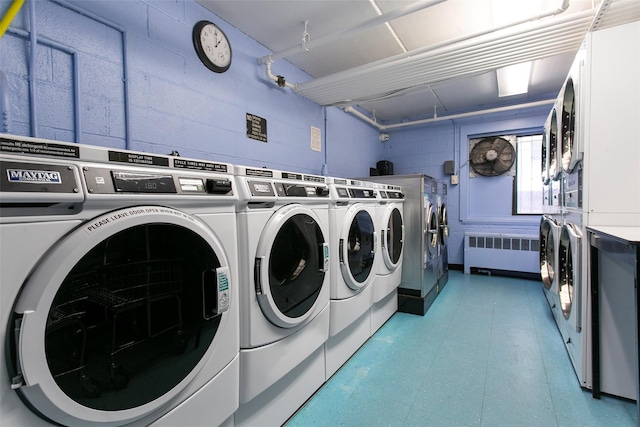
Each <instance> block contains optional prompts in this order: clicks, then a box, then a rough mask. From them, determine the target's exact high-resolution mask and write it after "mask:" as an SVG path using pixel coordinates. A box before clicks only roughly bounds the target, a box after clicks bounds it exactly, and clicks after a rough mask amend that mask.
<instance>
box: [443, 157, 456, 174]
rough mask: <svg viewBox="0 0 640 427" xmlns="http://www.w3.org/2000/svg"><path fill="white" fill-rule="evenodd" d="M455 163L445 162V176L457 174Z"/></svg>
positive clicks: (451, 161)
mask: <svg viewBox="0 0 640 427" xmlns="http://www.w3.org/2000/svg"><path fill="white" fill-rule="evenodd" d="M454 169H455V162H454V161H453V160H447V161H445V162H444V174H445V175H453V174H455V170H454Z"/></svg>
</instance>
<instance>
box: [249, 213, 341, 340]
mask: <svg viewBox="0 0 640 427" xmlns="http://www.w3.org/2000/svg"><path fill="white" fill-rule="evenodd" d="M328 267H329V246H328V245H327V243H326V239H325V236H324V234H323V232H322V229H321V226H320V219H319V217H318V215H316V213H315V212H313V211H312V210H311V209H309V208H307V207H305V206H302V205H298V204H292V205H287V206H285V207H283V208H281V209H279V210H278V211H277V212H276V213H275V214H274V215H273V216H272V217H271V218H270V219H269V221H268V222H267V225H266V226H265V228H264V230H263V231H262V235H261V236H260V240H259V243H258V249H257V252H256V260H255V266H254V281H255V290H256V295H257V297H258V303H259V304H260V308H261V310H262V312H263V313H264V315H265V316H266V317H267V319H268V320H269V321H270V322H271V323H273V324H274V325H276V326H280V327H282V328H293V327H295V326H297V325H300V324H302V323H304V322H305V320H307V319H308V318H309V317H310V316H311V315H312V314H313V313H314V312H315V308H316V307H317V306H318V304H319V303H320V301H318V296H319V295H320V291H321V290H322V286H323V284H324V279H325V273H326V272H327V270H328Z"/></svg>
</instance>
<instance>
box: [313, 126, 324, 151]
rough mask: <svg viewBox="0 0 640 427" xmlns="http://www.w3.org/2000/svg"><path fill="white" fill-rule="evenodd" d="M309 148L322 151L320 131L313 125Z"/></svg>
mask: <svg viewBox="0 0 640 427" xmlns="http://www.w3.org/2000/svg"><path fill="white" fill-rule="evenodd" d="M311 149H312V150H313V151H322V133H321V132H320V129H318V128H317V127H315V126H311Z"/></svg>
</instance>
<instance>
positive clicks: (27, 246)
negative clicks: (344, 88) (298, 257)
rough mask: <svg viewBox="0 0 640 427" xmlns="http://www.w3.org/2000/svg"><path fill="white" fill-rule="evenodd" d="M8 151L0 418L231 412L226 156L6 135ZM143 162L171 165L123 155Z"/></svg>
mask: <svg viewBox="0 0 640 427" xmlns="http://www.w3.org/2000/svg"><path fill="white" fill-rule="evenodd" d="M0 147H1V149H2V153H1V154H0V161H1V165H2V171H1V178H0V179H1V180H2V183H1V190H2V200H3V207H2V216H1V218H0V239H2V242H3V244H2V245H1V246H0V255H1V259H2V269H1V270H0V279H1V282H2V288H1V292H2V298H1V301H2V310H1V312H2V334H3V337H2V338H3V340H2V341H3V342H4V343H5V345H6V348H5V351H3V352H2V356H1V357H2V359H3V365H6V366H7V368H8V369H3V370H2V376H1V383H2V389H1V395H2V404H1V408H0V424H2V425H7V426H9V425H30V426H36V425H50V423H58V424H62V425H68V426H115V425H125V424H126V425H149V424H152V423H154V422H155V423H157V425H175V423H176V422H177V421H176V420H180V423H187V424H189V425H204V424H208V425H215V424H221V423H224V422H225V421H228V420H229V419H230V418H231V416H232V414H233V413H234V411H235V409H236V408H237V407H238V390H239V356H238V351H239V318H238V292H237V287H236V280H237V259H236V256H237V240H236V233H235V223H236V221H235V204H236V201H237V195H236V193H235V188H234V177H233V175H230V174H228V173H229V172H232V167H231V166H230V165H226V164H219V163H213V162H206V164H207V165H210V166H211V167H212V168H214V169H216V170H218V171H223V170H225V171H226V172H227V173H222V172H206V171H199V170H198V171H193V170H178V169H175V168H173V167H171V165H170V163H171V160H172V159H171V158H170V157H167V156H155V155H150V154H147V153H133V152H127V151H118V150H107V149H102V148H98V147H89V146H83V145H76V144H65V143H59V142H55V141H45V140H37V139H32V138H21V137H12V136H9V135H2V136H0ZM7 152H12V153H11V154H8V153H7ZM32 153H37V154H38V156H35V155H33V154H32ZM88 158H102V159H108V158H112V159H114V160H115V161H114V162H110V163H107V162H106V161H105V162H104V163H98V162H91V161H86V160H85V159H88ZM138 160H140V161H143V162H144V163H146V162H148V163H150V164H156V163H157V164H160V163H161V164H163V165H164V166H166V167H149V166H138V165H133V164H124V163H130V162H136V161H138ZM121 162H122V163H121ZM12 389H14V390H12ZM231 419H232V418H231Z"/></svg>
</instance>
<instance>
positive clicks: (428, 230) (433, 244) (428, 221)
mask: <svg viewBox="0 0 640 427" xmlns="http://www.w3.org/2000/svg"><path fill="white" fill-rule="evenodd" d="M424 209H425V212H424V220H425V237H426V238H425V241H424V244H425V248H424V252H425V261H424V265H423V267H422V268H423V269H424V268H427V264H429V263H430V262H431V260H432V259H433V257H435V256H436V251H437V248H438V214H437V212H436V211H435V210H434V209H433V205H432V204H431V202H430V201H428V199H427V198H426V197H425V207H424Z"/></svg>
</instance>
